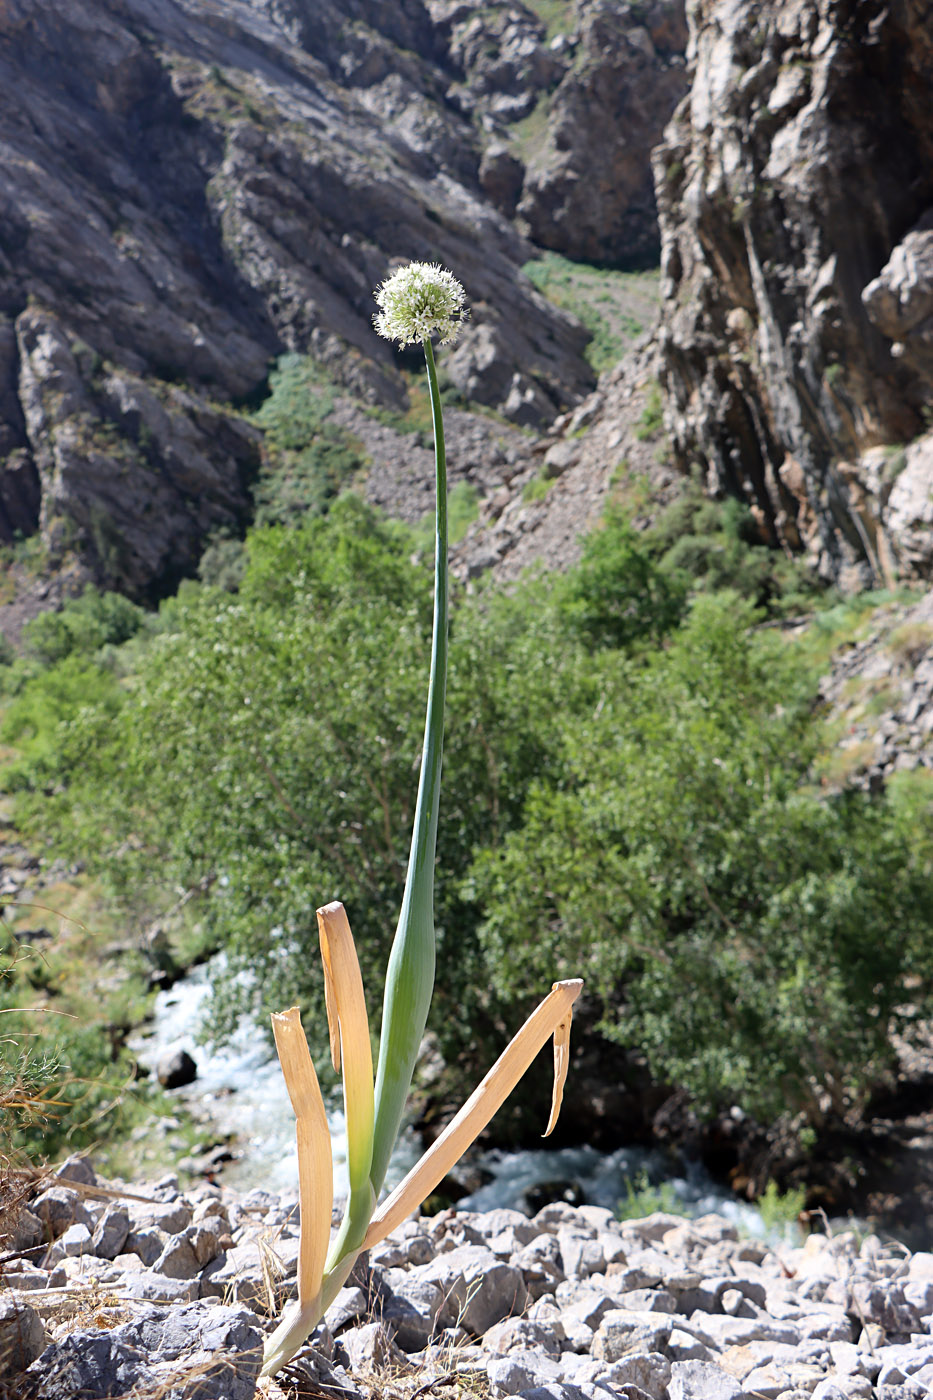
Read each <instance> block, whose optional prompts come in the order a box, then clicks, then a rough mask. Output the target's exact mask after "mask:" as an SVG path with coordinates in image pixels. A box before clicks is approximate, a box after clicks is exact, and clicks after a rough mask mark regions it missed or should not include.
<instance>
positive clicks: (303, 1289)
mask: <svg viewBox="0 0 933 1400" xmlns="http://www.w3.org/2000/svg"><path fill="white" fill-rule="evenodd" d="M272 1031H273V1034H274V1036H275V1048H276V1050H277V1051H278V1052H279V1061H280V1063H281V1065H282V1073H283V1075H284V1076H285V1085H286V1088H287V1089H288V1096H289V1098H290V1099H291V1103H292V1108H293V1109H294V1111H295V1119H296V1123H295V1131H296V1137H297V1140H298V1199H299V1204H300V1208H301V1238H300V1240H299V1245H298V1303H299V1307H301V1308H304V1307H306V1306H307V1305H309V1304H310V1303H311V1302H312V1300H313V1299H314V1298H316V1297H317V1296H318V1295H319V1294H320V1291H321V1280H322V1278H323V1276H324V1261H325V1259H326V1257H327V1246H328V1243H329V1240H330V1221H331V1213H332V1211H333V1208H334V1167H333V1158H332V1155H331V1146H330V1130H329V1128H328V1126H327V1115H326V1113H325V1111H324V1100H323V1098H322V1097H321V1088H320V1085H319V1084H318V1079H317V1075H316V1074H315V1072H314V1064H313V1062H312V1060H311V1052H310V1051H309V1049H308V1042H307V1040H306V1039H305V1033H304V1030H303V1029H302V1025H301V1012H300V1011H299V1009H298V1007H297V1006H293V1007H291V1008H290V1009H289V1010H288V1011H282V1012H279V1013H277V1014H275V1015H273V1017H272Z"/></svg>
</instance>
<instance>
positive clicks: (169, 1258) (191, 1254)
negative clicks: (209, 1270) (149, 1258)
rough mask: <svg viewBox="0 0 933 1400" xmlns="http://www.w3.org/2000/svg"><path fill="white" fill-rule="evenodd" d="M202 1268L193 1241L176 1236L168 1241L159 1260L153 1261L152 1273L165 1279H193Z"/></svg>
mask: <svg viewBox="0 0 933 1400" xmlns="http://www.w3.org/2000/svg"><path fill="white" fill-rule="evenodd" d="M201 1267H202V1265H201V1264H200V1263H199V1261H198V1256H197V1254H196V1253H195V1251H194V1246H193V1244H192V1243H191V1241H190V1240H189V1239H186V1238H185V1237H184V1236H182V1235H176V1236H174V1237H173V1238H172V1239H170V1240H169V1241H168V1243H167V1244H166V1246H165V1248H164V1249H163V1250H162V1253H161V1254H160V1255H159V1257H158V1259H156V1260H154V1261H153V1264H152V1272H153V1273H154V1274H162V1275H164V1277H165V1278H172V1279H193V1278H194V1277H195V1276H196V1275H197V1274H198V1273H199V1272H200V1270H201Z"/></svg>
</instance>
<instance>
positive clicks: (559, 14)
mask: <svg viewBox="0 0 933 1400" xmlns="http://www.w3.org/2000/svg"><path fill="white" fill-rule="evenodd" d="M527 8H528V9H529V10H532V11H533V12H534V13H535V14H536V15H537V16H538V18H539V19H540V20H541V22H542V24H544V25H546V26H547V34H546V37H547V38H548V39H553V38H554V37H555V35H557V34H566V33H567V32H568V31H569V30H570V29H571V28H572V26H573V5H572V4H570V3H569V0H527Z"/></svg>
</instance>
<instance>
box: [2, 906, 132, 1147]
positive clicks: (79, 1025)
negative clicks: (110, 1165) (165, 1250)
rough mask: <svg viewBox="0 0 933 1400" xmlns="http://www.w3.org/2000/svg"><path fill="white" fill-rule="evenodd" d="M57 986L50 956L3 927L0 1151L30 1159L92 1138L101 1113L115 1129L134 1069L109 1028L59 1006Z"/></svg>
mask: <svg viewBox="0 0 933 1400" xmlns="http://www.w3.org/2000/svg"><path fill="white" fill-rule="evenodd" d="M61 990H62V989H61V987H60V985H59V977H58V975H57V972H56V969H55V967H54V965H53V963H52V962H51V961H50V960H49V959H48V958H47V957H45V956H42V955H39V954H37V953H35V952H34V951H33V950H31V949H29V948H23V947H21V946H20V945H18V944H17V943H16V942H15V941H14V940H13V939H12V938H11V936H10V935H9V934H8V933H7V932H6V931H5V929H3V930H0V1024H2V1027H3V1033H2V1036H0V1117H2V1126H0V1152H3V1153H14V1154H15V1153H23V1154H25V1155H26V1156H27V1157H28V1158H29V1159H30V1160H33V1161H37V1160H41V1159H47V1158H49V1157H54V1156H56V1155H58V1154H64V1153H65V1152H68V1151H72V1150H74V1149H75V1148H78V1147H83V1146H89V1145H90V1144H92V1143H94V1142H95V1141H97V1140H98V1139H99V1137H100V1133H101V1119H102V1118H103V1117H104V1116H106V1118H107V1131H108V1135H109V1134H110V1133H114V1132H119V1128H120V1125H121V1122H122V1120H123V1115H124V1112H125V1111H126V1109H127V1108H128V1107H129V1102H130V1097H131V1096H130V1095H129V1092H128V1091H129V1087H130V1085H131V1083H132V1081H133V1079H134V1074H135V1067H134V1064H133V1061H132V1059H131V1057H130V1056H129V1055H128V1054H127V1053H126V1052H125V1051H124V1050H123V1049H122V1047H121V1043H120V1040H119V1038H114V1037H113V1036H111V1035H108V1029H114V1028H113V1027H112V1026H110V1027H107V1026H101V1025H100V1024H91V1023H90V1022H89V1021H82V1020H81V1019H80V1018H78V1017H77V1016H75V1015H74V1014H73V1013H72V1012H71V1011H70V1010H69V1009H68V1008H67V1006H63V1005H60V1004H58V1003H60V1001H61V1000H62V997H61ZM98 994H99V993H98ZM42 996H45V1001H44V1003H43V1002H42V1001H41V1000H40V998H41V997H42Z"/></svg>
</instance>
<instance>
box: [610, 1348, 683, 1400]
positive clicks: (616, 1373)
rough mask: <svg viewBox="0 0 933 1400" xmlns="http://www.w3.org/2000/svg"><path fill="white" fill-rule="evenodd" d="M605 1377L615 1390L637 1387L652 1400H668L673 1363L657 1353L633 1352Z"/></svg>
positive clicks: (621, 1359)
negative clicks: (623, 1386) (628, 1386)
mask: <svg viewBox="0 0 933 1400" xmlns="http://www.w3.org/2000/svg"><path fill="white" fill-rule="evenodd" d="M604 1375H605V1380H606V1381H607V1382H608V1384H609V1385H611V1386H612V1387H613V1389H615V1388H616V1387H618V1386H622V1385H635V1386H638V1388H639V1389H640V1390H643V1391H644V1392H645V1393H646V1394H647V1395H650V1396H651V1397H652V1400H667V1389H668V1384H669V1382H670V1379H671V1363H670V1361H669V1360H668V1359H667V1357H666V1356H663V1355H662V1354H661V1353H660V1352H657V1351H632V1352H628V1353H627V1354H626V1355H625V1356H622V1357H620V1358H619V1360H618V1361H615V1362H613V1364H612V1365H611V1366H610V1367H609V1368H608V1369H607V1370H606V1371H605V1373H604Z"/></svg>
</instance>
